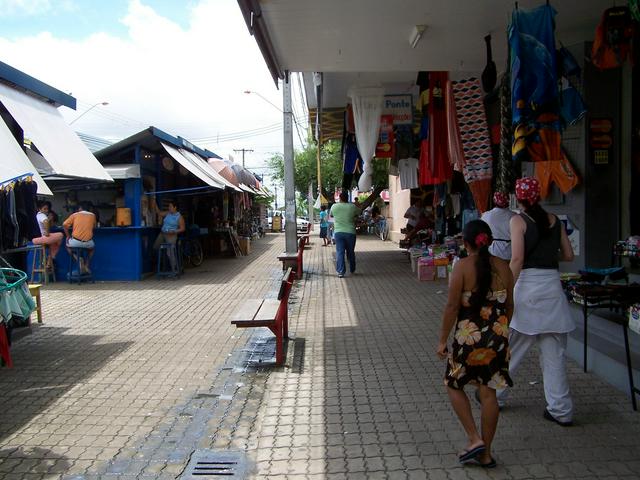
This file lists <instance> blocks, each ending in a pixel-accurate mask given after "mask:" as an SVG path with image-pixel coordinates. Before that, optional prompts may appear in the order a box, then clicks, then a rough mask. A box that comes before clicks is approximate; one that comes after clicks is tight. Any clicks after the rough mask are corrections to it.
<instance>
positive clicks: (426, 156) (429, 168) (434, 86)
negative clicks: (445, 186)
mask: <svg viewBox="0 0 640 480" xmlns="http://www.w3.org/2000/svg"><path fill="white" fill-rule="evenodd" d="M448 81H449V74H448V72H429V98H430V102H429V108H428V112H429V117H428V118H429V136H428V140H422V143H421V148H420V167H419V168H420V179H419V180H420V185H435V184H438V183H443V182H446V181H447V180H450V179H451V177H452V176H453V167H452V166H451V162H450V161H449V134H448V126H447V110H446V108H445V99H444V89H445V88H446V85H447V82H448Z"/></svg>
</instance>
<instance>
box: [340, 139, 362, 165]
mask: <svg viewBox="0 0 640 480" xmlns="http://www.w3.org/2000/svg"><path fill="white" fill-rule="evenodd" d="M342 171H343V172H344V173H350V174H354V173H360V172H362V157H361V155H360V152H359V151H358V144H357V143H356V136H355V135H354V134H348V135H347V136H346V138H345V143H344V155H343V157H342Z"/></svg>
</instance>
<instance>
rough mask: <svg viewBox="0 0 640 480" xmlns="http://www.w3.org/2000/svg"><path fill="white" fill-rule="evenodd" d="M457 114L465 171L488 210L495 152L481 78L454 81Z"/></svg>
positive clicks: (478, 202) (476, 197)
mask: <svg viewBox="0 0 640 480" xmlns="http://www.w3.org/2000/svg"><path fill="white" fill-rule="evenodd" d="M452 90H453V97H454V100H455V104H456V111H457V114H458V126H459V128H460V138H461V141H462V149H463V151H464V156H465V166H464V168H463V174H464V179H465V181H466V182H467V183H468V184H469V188H470V189H471V192H472V193H473V196H474V200H475V204H476V207H477V208H478V210H479V211H480V213H484V212H485V211H486V210H487V207H488V204H489V195H490V194H491V179H492V177H493V155H492V152H491V143H490V140H489V129H488V126H487V117H486V114H485V110H484V103H483V94H482V87H481V86H480V80H478V79H477V78H474V77H472V78H469V79H466V80H460V81H457V82H452Z"/></svg>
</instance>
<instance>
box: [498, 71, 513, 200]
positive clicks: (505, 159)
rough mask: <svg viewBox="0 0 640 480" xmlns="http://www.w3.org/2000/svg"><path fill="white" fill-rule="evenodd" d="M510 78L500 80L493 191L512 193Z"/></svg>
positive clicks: (504, 76) (505, 77)
mask: <svg viewBox="0 0 640 480" xmlns="http://www.w3.org/2000/svg"><path fill="white" fill-rule="evenodd" d="M512 135H513V130H512V126H511V77H510V75H509V72H507V73H505V74H504V75H503V76H502V79H501V80H500V150H499V152H498V162H497V171H496V172H494V175H495V176H496V181H495V190H496V191H499V192H513V184H514V177H515V175H514V170H513V162H512V159H511V139H512Z"/></svg>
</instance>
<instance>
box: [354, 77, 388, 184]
mask: <svg viewBox="0 0 640 480" xmlns="http://www.w3.org/2000/svg"><path fill="white" fill-rule="evenodd" d="M347 95H348V96H349V97H350V98H351V105H353V119H354V121H355V124H356V142H357V143H358V150H359V151H360V155H362V160H363V162H364V165H363V173H362V176H361V177H360V181H359V182H358V188H359V189H360V191H362V192H366V191H367V190H369V189H370V188H371V181H372V175H373V165H372V163H371V160H372V159H373V156H374V155H375V153H376V144H377V143H378V134H379V130H380V115H381V114H382V103H383V102H384V89H383V88H381V87H355V88H351V89H349V92H348V93H347Z"/></svg>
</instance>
